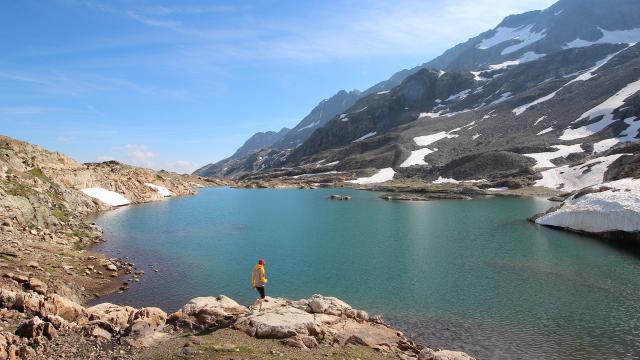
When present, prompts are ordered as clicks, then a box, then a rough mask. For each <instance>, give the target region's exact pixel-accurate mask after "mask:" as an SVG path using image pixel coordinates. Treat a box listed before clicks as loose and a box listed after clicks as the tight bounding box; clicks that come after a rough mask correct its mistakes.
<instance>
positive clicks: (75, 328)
mask: <svg viewBox="0 0 640 360" xmlns="http://www.w3.org/2000/svg"><path fill="white" fill-rule="evenodd" d="M0 309H2V311H13V312H17V313H19V314H21V315H23V316H26V317H27V320H25V321H23V322H22V323H20V324H19V325H18V326H17V329H16V331H15V336H14V335H9V334H5V333H0V359H5V358H11V359H14V358H15V359H31V358H33V356H32V355H33V354H31V353H29V354H27V355H26V356H23V355H20V354H18V355H15V353H16V351H19V350H20V349H21V347H20V346H27V347H29V346H31V345H33V344H40V345H41V344H44V343H46V342H47V341H48V340H54V339H55V338H57V337H58V334H59V333H60V332H62V333H64V334H66V335H69V334H78V335H81V336H82V337H84V338H85V340H87V341H89V342H91V343H94V344H95V345H97V346H99V347H101V348H104V347H107V348H108V347H112V346H113V345H114V342H119V343H126V344H127V345H128V346H132V347H134V348H136V347H143V346H150V345H152V344H153V343H154V342H155V341H158V340H160V339H162V338H163V336H164V335H163V334H162V331H163V329H164V326H165V323H166V320H167V314H166V313H165V312H164V311H162V310H161V309H158V308H153V307H148V308H141V309H135V308H132V307H129V306H120V305H114V304H110V303H103V304H99V305H95V306H92V307H89V308H85V307H83V306H82V305H80V304H78V303H75V302H73V301H71V300H69V299H66V298H64V297H61V296H59V295H56V294H53V295H48V296H43V295H40V294H37V293H33V292H22V291H16V292H13V291H8V290H5V289H1V288H0ZM9 353H14V355H13V356H14V357H13V358H12V357H10V356H9V355H5V357H3V354H9Z"/></svg>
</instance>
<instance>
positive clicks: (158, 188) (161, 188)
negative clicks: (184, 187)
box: [144, 183, 173, 197]
mask: <svg viewBox="0 0 640 360" xmlns="http://www.w3.org/2000/svg"><path fill="white" fill-rule="evenodd" d="M144 185H145V186H148V187H150V188H152V189H154V190H155V191H157V192H158V195H160V196H162V197H169V196H173V193H172V192H171V191H170V190H169V189H167V188H166V187H164V186H160V185H156V184H151V183H144Z"/></svg>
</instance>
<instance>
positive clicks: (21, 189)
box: [7, 181, 33, 198]
mask: <svg viewBox="0 0 640 360" xmlns="http://www.w3.org/2000/svg"><path fill="white" fill-rule="evenodd" d="M8 184H9V189H7V194H9V195H12V196H21V197H23V198H28V197H29V194H30V193H31V192H33V189H31V188H30V187H28V186H25V185H22V184H20V183H18V182H15V181H8Z"/></svg>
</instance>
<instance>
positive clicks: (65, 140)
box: [56, 135, 74, 144]
mask: <svg viewBox="0 0 640 360" xmlns="http://www.w3.org/2000/svg"><path fill="white" fill-rule="evenodd" d="M73 140H74V138H73V137H71V136H64V135H61V136H58V137H57V138H56V142H58V143H60V144H69V143H71V142H72V141H73Z"/></svg>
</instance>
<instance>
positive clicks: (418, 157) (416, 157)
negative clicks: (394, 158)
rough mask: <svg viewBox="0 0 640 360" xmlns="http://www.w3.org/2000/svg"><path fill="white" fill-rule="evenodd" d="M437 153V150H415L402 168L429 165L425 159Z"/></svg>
mask: <svg viewBox="0 0 640 360" xmlns="http://www.w3.org/2000/svg"><path fill="white" fill-rule="evenodd" d="M433 152H435V150H431V149H429V148H424V149H420V150H415V151H412V152H411V155H409V157H408V158H407V160H405V161H404V162H403V163H402V164H401V165H400V167H401V168H406V167H410V166H413V165H428V164H427V162H426V161H424V157H425V156H427V155H429V154H431V153H433Z"/></svg>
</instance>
